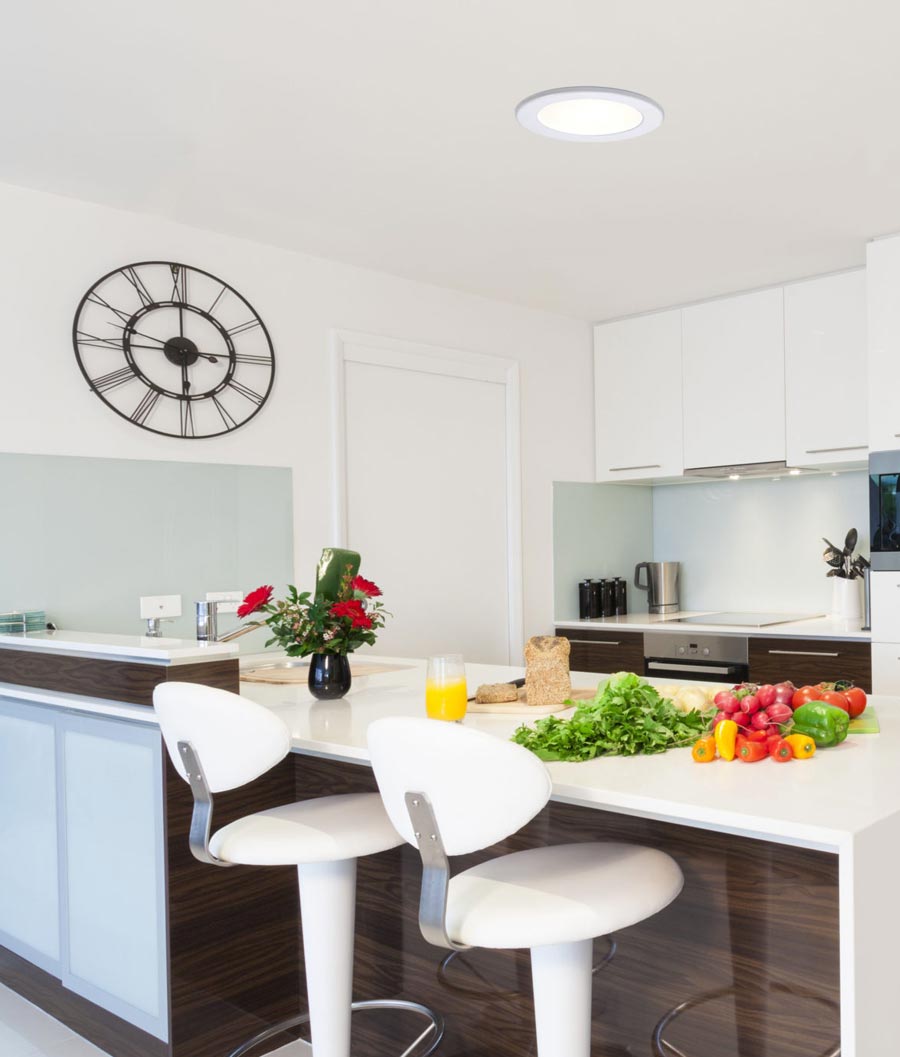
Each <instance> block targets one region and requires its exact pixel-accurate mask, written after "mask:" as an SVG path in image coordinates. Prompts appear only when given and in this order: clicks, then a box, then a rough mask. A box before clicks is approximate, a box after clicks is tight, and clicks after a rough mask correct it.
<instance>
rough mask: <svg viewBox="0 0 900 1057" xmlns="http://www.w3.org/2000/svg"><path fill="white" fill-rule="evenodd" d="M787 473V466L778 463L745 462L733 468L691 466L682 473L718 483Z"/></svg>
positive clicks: (783, 463) (784, 463)
mask: <svg viewBox="0 0 900 1057" xmlns="http://www.w3.org/2000/svg"><path fill="white" fill-rule="evenodd" d="M787 472H788V464H787V463H786V462H784V461H783V460H782V461H780V462H745V463H738V464H737V465H735V466H692V467H691V468H690V469H686V470H685V471H684V476H685V477H706V478H708V479H709V480H711V481H720V480H722V479H723V478H727V477H734V476H737V477H772V476H776V477H777V476H778V475H779V474H782V473H787Z"/></svg>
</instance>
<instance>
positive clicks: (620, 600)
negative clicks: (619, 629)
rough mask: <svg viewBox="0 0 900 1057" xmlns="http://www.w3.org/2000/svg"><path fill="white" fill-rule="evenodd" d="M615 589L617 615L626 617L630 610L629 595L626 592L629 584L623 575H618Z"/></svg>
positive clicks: (614, 584) (614, 583)
mask: <svg viewBox="0 0 900 1057" xmlns="http://www.w3.org/2000/svg"><path fill="white" fill-rule="evenodd" d="M613 591H614V594H615V602H616V616H617V617H624V616H625V614H626V613H627V612H628V596H627V594H626V591H627V584H626V583H625V581H624V580H623V579H622V577H621V576H617V577H616V578H615V580H614V582H613Z"/></svg>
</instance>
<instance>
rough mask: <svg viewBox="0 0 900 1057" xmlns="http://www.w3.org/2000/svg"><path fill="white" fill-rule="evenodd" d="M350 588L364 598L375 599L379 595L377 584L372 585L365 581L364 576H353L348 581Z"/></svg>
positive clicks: (379, 589)
mask: <svg viewBox="0 0 900 1057" xmlns="http://www.w3.org/2000/svg"><path fill="white" fill-rule="evenodd" d="M350 587H351V589H352V590H354V591H359V592H360V594H364V595H365V596H366V598H377V597H378V596H379V595H380V594H381V588H380V587H378V585H377V584H373V583H372V581H371V580H367V579H366V578H365V577H364V576H354V577H353V579H352V580H351V581H350Z"/></svg>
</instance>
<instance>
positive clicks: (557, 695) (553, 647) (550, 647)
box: [525, 635, 572, 705]
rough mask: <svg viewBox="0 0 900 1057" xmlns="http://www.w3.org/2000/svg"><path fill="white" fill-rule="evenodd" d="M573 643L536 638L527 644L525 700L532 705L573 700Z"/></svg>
mask: <svg viewBox="0 0 900 1057" xmlns="http://www.w3.org/2000/svg"><path fill="white" fill-rule="evenodd" d="M571 693H572V681H571V679H570V678H569V640H568V639H565V638H555V637H553V636H551V635H536V636H534V637H533V638H530V639H529V640H528V642H527V643H526V644H525V699H526V700H527V702H528V704H529V705H558V704H560V703H561V702H563V701H565V700H566V698H568V697H570V696H571Z"/></svg>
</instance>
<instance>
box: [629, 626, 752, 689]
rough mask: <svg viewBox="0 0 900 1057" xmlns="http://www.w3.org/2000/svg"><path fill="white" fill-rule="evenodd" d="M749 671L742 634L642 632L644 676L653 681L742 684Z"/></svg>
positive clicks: (746, 646) (746, 645)
mask: <svg viewBox="0 0 900 1057" xmlns="http://www.w3.org/2000/svg"><path fill="white" fill-rule="evenodd" d="M749 672H750V669H749V666H748V644H747V636H746V635H706V634H696V633H695V632H693V631H690V632H683V631H674V632H673V631H645V632H644V675H648V676H651V677H652V678H654V679H692V680H695V681H697V682H707V683H743V682H746V680H747V676H748V675H749Z"/></svg>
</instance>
